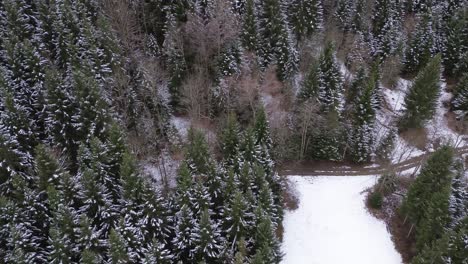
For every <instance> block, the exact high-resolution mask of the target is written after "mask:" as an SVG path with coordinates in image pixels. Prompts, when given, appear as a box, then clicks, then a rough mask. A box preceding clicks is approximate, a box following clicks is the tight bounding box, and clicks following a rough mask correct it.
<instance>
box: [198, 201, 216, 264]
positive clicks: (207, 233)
mask: <svg viewBox="0 0 468 264" xmlns="http://www.w3.org/2000/svg"><path fill="white" fill-rule="evenodd" d="M193 237H194V244H195V246H194V249H193V251H194V253H193V254H194V256H195V260H196V261H197V262H200V261H205V262H207V263H209V262H213V261H216V260H218V259H219V254H220V250H221V248H222V245H221V238H220V233H219V230H218V225H217V224H215V223H213V221H212V220H211V219H210V213H209V211H208V209H207V208H205V209H204V210H202V212H201V215H200V220H199V223H198V225H197V226H196V227H195V230H194V233H193Z"/></svg>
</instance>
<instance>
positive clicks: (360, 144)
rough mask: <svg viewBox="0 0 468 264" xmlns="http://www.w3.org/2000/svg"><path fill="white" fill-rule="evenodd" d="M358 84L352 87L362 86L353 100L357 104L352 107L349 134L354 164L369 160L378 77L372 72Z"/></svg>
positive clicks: (372, 139) (371, 147) (372, 142)
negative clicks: (351, 121)
mask: <svg viewBox="0 0 468 264" xmlns="http://www.w3.org/2000/svg"><path fill="white" fill-rule="evenodd" d="M356 81H358V83H353V85H362V86H363V87H362V88H358V91H357V93H356V94H355V95H354V96H355V97H354V98H357V100H356V101H357V102H356V104H355V106H354V115H353V124H352V126H353V128H352V130H351V133H350V136H349V137H350V138H349V140H350V142H349V143H350V146H351V149H350V151H351V158H352V160H353V161H355V162H365V161H368V160H369V159H370V156H371V154H372V152H373V144H374V131H373V129H374V122H375V115H376V107H375V105H376V101H377V98H376V96H377V95H378V92H376V90H378V85H379V83H378V76H377V72H376V71H373V72H372V73H370V74H369V77H367V78H366V79H365V80H364V82H361V80H359V79H357V80H356Z"/></svg>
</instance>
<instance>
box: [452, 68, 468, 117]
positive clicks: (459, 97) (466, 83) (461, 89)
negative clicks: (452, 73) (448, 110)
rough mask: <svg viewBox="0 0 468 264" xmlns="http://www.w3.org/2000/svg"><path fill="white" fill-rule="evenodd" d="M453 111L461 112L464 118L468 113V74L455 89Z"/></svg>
mask: <svg viewBox="0 0 468 264" xmlns="http://www.w3.org/2000/svg"><path fill="white" fill-rule="evenodd" d="M452 110H455V111H459V112H461V114H462V115H463V116H465V115H466V112H467V111H468V73H465V74H464V75H463V77H462V78H461V80H460V82H459V83H458V84H457V86H456V87H455V91H454V96H453V100H452Z"/></svg>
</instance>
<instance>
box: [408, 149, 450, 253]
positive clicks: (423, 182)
mask: <svg viewBox="0 0 468 264" xmlns="http://www.w3.org/2000/svg"><path fill="white" fill-rule="evenodd" d="M452 164H453V150H452V149H451V148H450V147H447V146H444V147H442V148H440V149H439V150H437V151H436V152H435V153H434V154H433V155H432V156H431V157H430V158H429V160H428V161H427V163H426V165H425V166H424V167H423V168H422V169H421V173H420V174H419V176H418V177H417V178H416V180H415V182H414V183H413V184H412V185H411V187H410V189H409V191H408V194H407V196H406V198H405V200H404V202H403V205H402V210H403V212H404V213H405V214H406V215H407V216H408V217H409V219H410V220H411V222H412V223H413V224H414V225H416V228H417V229H418V228H420V227H421V229H424V228H427V229H426V230H427V232H431V231H430V226H431V224H430V223H424V221H425V220H426V221H435V222H434V224H439V225H440V226H443V224H446V223H445V222H444V221H446V220H445V218H441V217H445V216H444V215H443V214H442V213H443V212H444V211H441V210H440V209H438V207H439V208H440V207H441V206H442V207H448V204H446V203H448V198H449V197H448V195H449V194H448V192H447V188H449V187H450V184H451V180H452V173H451V171H450V169H451V166H452ZM444 210H445V211H446V209H444ZM431 214H433V215H431ZM444 214H445V213H444ZM427 216H431V217H433V218H432V219H425V218H426V217H427ZM423 231H424V230H423ZM423 231H421V232H423ZM438 231H439V232H440V230H438ZM426 242H430V241H427V240H425V239H424V240H423V241H421V243H418V244H419V245H421V246H422V245H424V244H425V243H426Z"/></svg>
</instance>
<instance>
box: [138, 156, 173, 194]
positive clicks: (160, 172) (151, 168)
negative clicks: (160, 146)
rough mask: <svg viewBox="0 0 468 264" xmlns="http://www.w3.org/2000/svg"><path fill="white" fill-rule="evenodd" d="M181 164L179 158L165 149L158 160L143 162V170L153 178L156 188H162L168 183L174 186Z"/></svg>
mask: <svg viewBox="0 0 468 264" xmlns="http://www.w3.org/2000/svg"><path fill="white" fill-rule="evenodd" d="M179 165H180V161H179V160H175V159H173V158H172V157H171V156H170V155H169V153H168V152H167V151H163V153H162V154H161V155H160V156H159V157H158V158H157V159H156V160H152V161H145V162H143V164H142V168H143V172H144V173H145V174H146V175H148V176H149V177H150V178H151V179H152V181H153V183H154V185H155V187H156V188H162V187H164V186H165V185H166V184H167V186H168V187H170V188H174V187H175V186H176V176H177V171H178V169H179Z"/></svg>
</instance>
